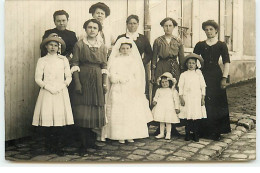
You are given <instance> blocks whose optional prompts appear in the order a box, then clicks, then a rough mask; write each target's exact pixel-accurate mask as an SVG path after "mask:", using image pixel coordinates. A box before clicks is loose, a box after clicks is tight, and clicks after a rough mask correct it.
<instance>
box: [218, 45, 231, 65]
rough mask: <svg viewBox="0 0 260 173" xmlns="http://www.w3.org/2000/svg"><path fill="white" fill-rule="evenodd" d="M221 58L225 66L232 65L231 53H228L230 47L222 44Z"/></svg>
mask: <svg viewBox="0 0 260 173" xmlns="http://www.w3.org/2000/svg"><path fill="white" fill-rule="evenodd" d="M220 53H221V57H222V62H223V64H225V63H230V57H229V53H228V47H227V44H226V43H224V42H222V44H221V52H220Z"/></svg>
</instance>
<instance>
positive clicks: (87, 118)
mask: <svg viewBox="0 0 260 173" xmlns="http://www.w3.org/2000/svg"><path fill="white" fill-rule="evenodd" d="M79 78H80V82H81V86H82V94H77V93H76V92H75V91H74V92H73V94H72V110H73V114H74V123H75V125H76V126H80V127H85V128H100V127H102V126H104V125H105V107H104V105H105V97H104V93H103V87H102V74H101V68H100V65H99V64H84V65H82V66H80V73H79Z"/></svg>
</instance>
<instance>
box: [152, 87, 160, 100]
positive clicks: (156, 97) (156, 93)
mask: <svg viewBox="0 0 260 173" xmlns="http://www.w3.org/2000/svg"><path fill="white" fill-rule="evenodd" d="M159 97H160V89H159V88H158V89H157V90H156V92H155V96H154V98H153V101H156V102H157V101H158V98H159Z"/></svg>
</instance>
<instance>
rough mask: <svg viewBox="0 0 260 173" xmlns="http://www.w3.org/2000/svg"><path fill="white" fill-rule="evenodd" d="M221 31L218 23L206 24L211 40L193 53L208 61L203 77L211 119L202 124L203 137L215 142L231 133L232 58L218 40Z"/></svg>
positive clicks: (206, 41) (197, 45) (200, 44)
mask: <svg viewBox="0 0 260 173" xmlns="http://www.w3.org/2000/svg"><path fill="white" fill-rule="evenodd" d="M218 28H219V26H218V24H217V23H216V22H215V21H214V20H208V21H206V22H203V24H202V29H203V30H204V31H205V33H206V35H207V40H205V41H201V42H198V43H197V44H196V46H195V48H194V51H193V52H194V53H196V54H198V55H201V56H202V58H203V59H204V67H203V69H202V73H203V76H204V78H205V82H206V85H207V88H206V97H205V106H206V110H207V119H203V120H202V121H201V125H200V129H199V134H200V136H202V137H209V138H211V139H213V140H220V134H223V133H229V132H230V131H231V129H230V120H229V110H228V102H227V94H226V85H227V77H228V73H229V64H230V58H229V53H228V48H227V45H226V43H224V42H222V41H218V39H217V33H218ZM220 56H221V57H222V62H223V64H224V71H223V73H222V71H221V68H220V66H219V63H218V61H219V57H220Z"/></svg>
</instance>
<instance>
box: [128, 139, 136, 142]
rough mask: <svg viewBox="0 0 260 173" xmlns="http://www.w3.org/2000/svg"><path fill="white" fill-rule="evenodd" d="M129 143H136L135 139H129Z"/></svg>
mask: <svg viewBox="0 0 260 173" xmlns="http://www.w3.org/2000/svg"><path fill="white" fill-rule="evenodd" d="M127 142H130V143H133V142H135V141H134V140H133V139H128V140H127Z"/></svg>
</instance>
